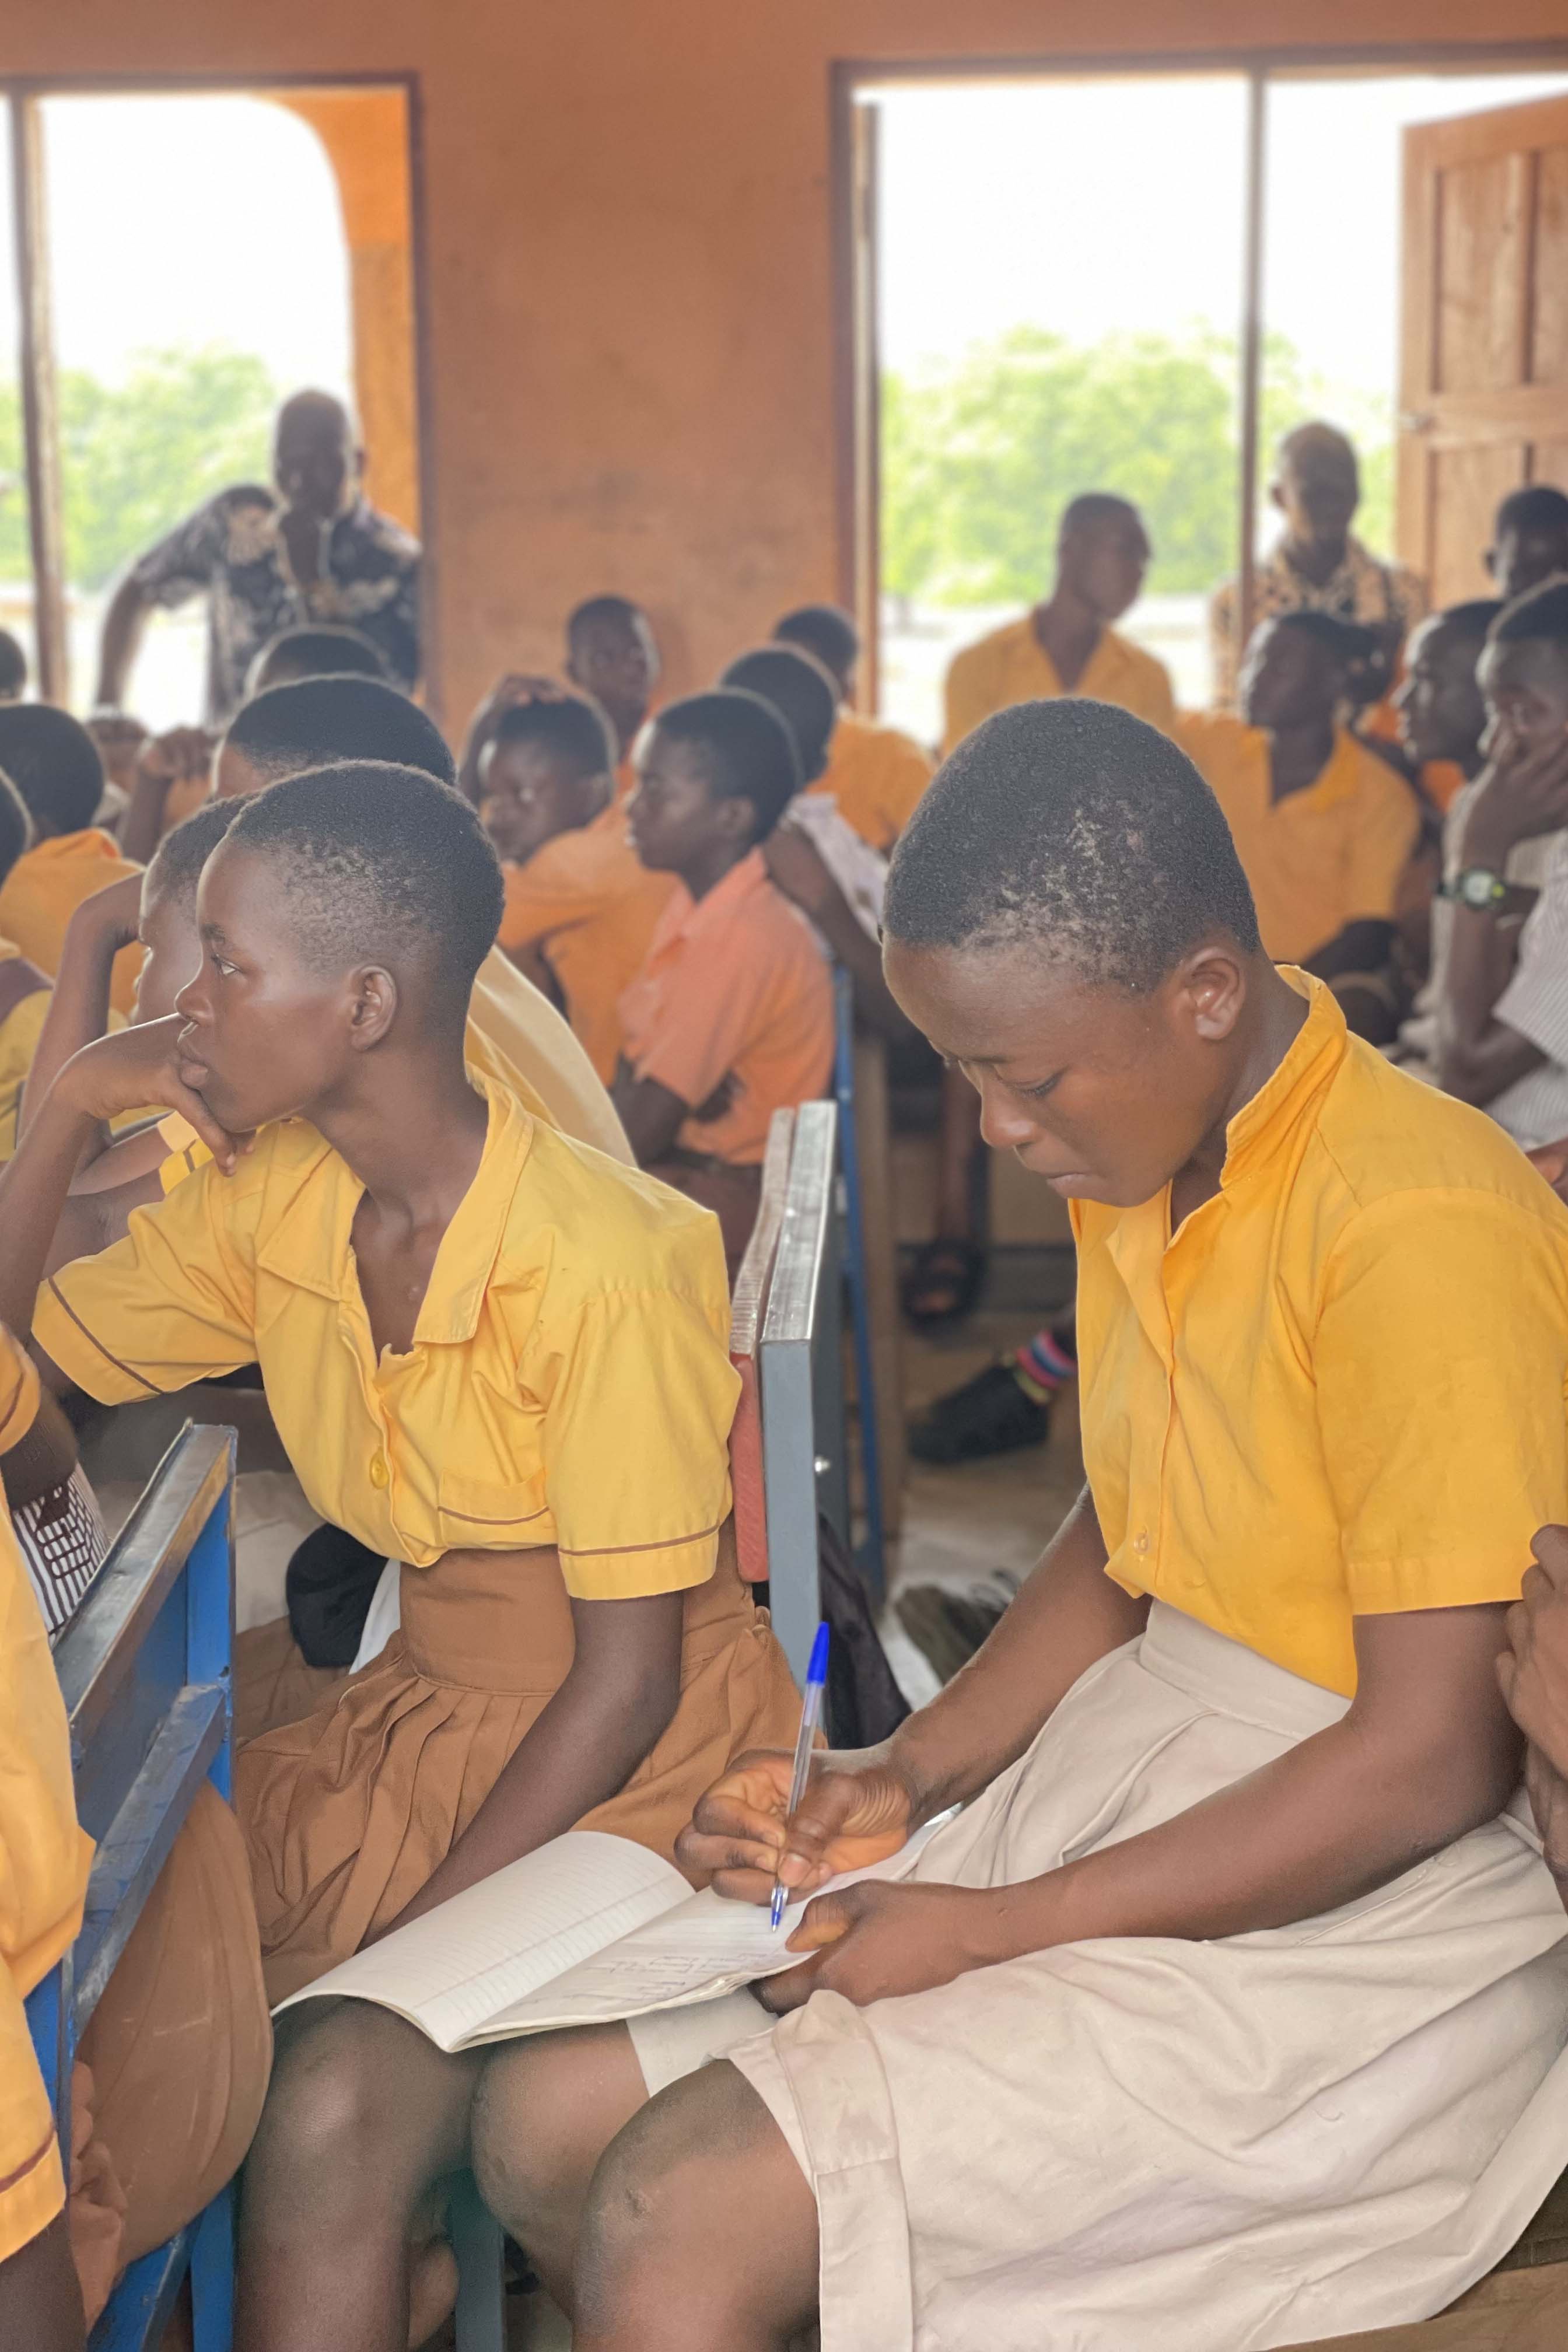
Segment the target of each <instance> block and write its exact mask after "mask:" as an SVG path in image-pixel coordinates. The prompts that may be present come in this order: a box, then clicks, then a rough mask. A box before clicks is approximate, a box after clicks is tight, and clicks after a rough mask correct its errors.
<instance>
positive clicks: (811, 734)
mask: <svg viewBox="0 0 1568 2352" xmlns="http://www.w3.org/2000/svg"><path fill="white" fill-rule="evenodd" d="M719 683H720V685H721V686H738V687H743V688H745V690H746V692H747V693H748V694H760V695H761V696H762V698H763V701H764V702H771V703H772V705H773V709H775V710H776V711H777V712H778V715H779V717H780V718H781V719H783V720H784V725H785V726H786V727H787V728H788V729H789V731H790V733H791V734H792V735H793V736H794V738H795V752H796V755H797V757H798V758H799V761H800V781H801V783H802V784H814V783H816V780H817V778H818V776H820V775H821V773H822V772H823V770H824V768H826V765H827V747H828V745H829V743H830V742H831V741H832V740H833V730H834V729H835V727H836V726H837V724H838V689H837V687H836V686H835V685H834V683H833V680H832V678H831V677H829V675H828V673H827V672H826V670H825V669H824V668H823V667H822V664H821V663H820V662H819V661H817V660H816V658H815V657H814V656H812V655H811V654H808V653H806V652H805V650H804V648H803V647H802V646H757V647H756V649H755V651H754V652H752V653H749V654H742V655H740V656H739V657H738V658H737V659H736V660H734V661H732V662H731V664H730V667H729V668H728V669H727V670H725V671H724V672H723V674H722V676H721V677H720V680H719Z"/></svg>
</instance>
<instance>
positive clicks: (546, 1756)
mask: <svg viewBox="0 0 1568 2352" xmlns="http://www.w3.org/2000/svg"><path fill="white" fill-rule="evenodd" d="M531 1557H533V1558H537V1554H535V1555H531ZM682 1616H683V1596H682V1595H681V1594H680V1593H679V1592H660V1593H654V1594H651V1595H649V1596H647V1598H646V1599H643V1600H637V1601H573V1603H572V1624H573V1631H574V1634H575V1636H576V1644H577V1646H576V1654H575V1656H574V1659H573V1661H572V1666H571V1670H570V1672H569V1673H568V1675H567V1676H566V1679H565V1681H564V1682H563V1684H562V1685H561V1687H560V1689H559V1690H558V1691H557V1692H556V1693H555V1695H554V1696H553V1697H552V1699H551V1701H550V1704H549V1705H548V1706H546V1708H545V1709H544V1712H543V1714H542V1716H541V1717H539V1720H538V1722H537V1723H535V1724H534V1726H533V1727H532V1729H531V1731H529V1732H528V1733H527V1735H526V1736H525V1738H524V1739H523V1741H522V1744H521V1747H520V1748H518V1749H517V1750H516V1752H515V1754H514V1755H513V1756H512V1757H511V1758H510V1760H509V1761H508V1763H507V1764H506V1766H505V1768H504V1769H503V1770H502V1772H501V1774H500V1779H499V1780H497V1781H496V1784H495V1786H494V1788H493V1789H492V1790H490V1792H489V1796H488V1797H487V1798H486V1799H485V1801H484V1802H483V1804H482V1805H481V1806H480V1807H479V1811H478V1812H477V1813H476V1814H475V1815H474V1818H473V1820H472V1821H471V1822H469V1824H468V1828H467V1829H466V1830H465V1831H464V1832H463V1834H462V1836H461V1837H460V1838H458V1842H457V1843H456V1844H455V1845H454V1846H453V1847H452V1849H451V1851H450V1853H448V1854H447V1858H446V1860H445V1861H444V1862H443V1863H442V1864H441V1865H440V1867H439V1868H438V1869H437V1871H436V1872H435V1874H434V1875H433V1876H432V1877H431V1878H430V1879H428V1880H427V1881H426V1885H425V1886H424V1887H423V1888H422V1890H421V1891H420V1893H419V1894H418V1895H416V1896H415V1898H414V1900H413V1902H412V1903H410V1904H408V1905H407V1906H405V1909H404V1910H403V1912H402V1913H401V1914H400V1915H399V1916H398V1918H397V1919H395V1921H393V1922H392V1923H391V1924H392V1926H394V1927H402V1926H403V1925H404V1923H405V1921H407V1920H409V1919H416V1918H417V1917H418V1916H420V1914H421V1913H422V1912H425V1911H430V1910H433V1909H434V1908H435V1906H436V1905H437V1903H445V1902H446V1901H447V1898H448V1897H449V1896H450V1895H459V1894H461V1892H462V1890H463V1889H464V1887H465V1886H472V1885H475V1884H476V1883H477V1882H478V1881H479V1879H481V1878H489V1876H490V1875H491V1874H493V1873H494V1872H495V1871H498V1870H500V1869H501V1868H503V1867H504V1865H505V1864H507V1863H509V1862H515V1861H516V1860H517V1859H518V1857H519V1855H520V1854H524V1853H532V1852H533V1849H534V1848H535V1846H540V1845H543V1844H544V1843H545V1842H546V1841H547V1840H548V1839H550V1838H552V1837H560V1836H561V1835H562V1833H563V1832H564V1831H566V1830H569V1829H570V1828H571V1826H572V1824H573V1822H580V1821H581V1820H582V1818H583V1816H584V1813H591V1812H592V1811H593V1810H594V1808H595V1805H602V1804H604V1803H605V1801H606V1800H607V1799H608V1798H611V1797H613V1796H615V1795H616V1794H617V1792H618V1791H619V1790H621V1789H623V1788H624V1787H625V1786H626V1782H627V1781H628V1780H630V1779H631V1776H632V1774H633V1773H634V1772H635V1771H636V1770H637V1766H638V1765H639V1764H640V1763H641V1762H642V1760H643V1759H644V1757H645V1756H647V1753H648V1751H649V1749H650V1748H652V1747H653V1746H654V1744H655V1742H656V1741H657V1740H658V1738H659V1736H660V1734H661V1733H662V1732H663V1731H664V1730H665V1729H666V1728H667V1727H668V1724H669V1722H670V1720H671V1718H672V1717H673V1716H674V1714H675V1710H676V1706H677V1705H678V1703H679V1698H680V1634H681V1622H682ZM388 1932H390V1930H389V1931H388Z"/></svg>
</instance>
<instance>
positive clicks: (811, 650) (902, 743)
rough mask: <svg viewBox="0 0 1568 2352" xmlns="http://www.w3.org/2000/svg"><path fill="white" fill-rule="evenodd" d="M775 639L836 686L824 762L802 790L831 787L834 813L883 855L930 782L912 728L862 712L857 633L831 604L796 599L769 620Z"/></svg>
mask: <svg viewBox="0 0 1568 2352" xmlns="http://www.w3.org/2000/svg"><path fill="white" fill-rule="evenodd" d="M773 635H774V636H775V638H777V640H778V641H779V643H780V644H781V645H786V646H804V647H805V651H806V652H807V653H808V654H811V655H813V656H815V658H816V660H817V661H819V662H820V663H821V664H822V667H823V668H824V669H825V670H826V672H827V674H828V676H829V677H831V678H832V680H833V683H834V685H835V686H836V687H837V689H838V716H837V724H836V725H835V727H834V730H833V740H832V743H831V745H830V746H829V749H828V754H827V765H826V768H825V769H824V770H823V772H822V773H821V775H820V776H818V777H817V778H816V781H815V782H812V783H809V784H808V785H807V786H806V790H807V792H811V793H830V794H831V795H832V797H833V799H834V800H836V801H837V803H838V813H839V814H840V815H841V816H842V817H844V818H845V819H846V821H847V823H848V824H852V825H853V826H854V828H855V830H856V832H857V833H858V835H860V837H861V839H862V840H863V841H868V842H869V843H870V845H871V847H872V848H873V849H879V850H880V851H881V853H882V855H883V856H884V857H885V856H887V854H888V852H889V850H890V849H891V848H892V846H893V844H894V842H895V841H897V839H898V837H899V835H900V833H902V831H903V829H904V827H905V825H906V824H908V823H909V821H910V817H911V816H912V815H913V814H914V812H915V810H916V808H917V806H918V805H919V803H920V798H921V793H923V792H924V791H925V788H926V786H927V785H928V784H929V783H930V782H931V761H930V760H929V759H928V758H927V757H926V755H925V753H924V752H923V751H921V747H920V745H919V744H918V743H917V742H916V741H915V739H914V737H913V736H912V735H906V734H905V733H904V732H903V730H902V729H901V728H898V727H885V726H883V725H882V724H881V723H880V721H879V720H878V719H867V718H864V717H862V715H861V713H860V712H859V711H858V710H857V709H855V672H856V670H857V668H858V666H859V661H860V632H859V630H858V628H857V627H856V626H855V624H854V622H853V621H852V620H851V619H850V617H849V615H848V614H847V613H844V612H840V610H839V608H838V606H837V604H802V605H800V606H799V607H797V609H796V610H795V612H793V613H786V614H784V618H783V620H782V621H779V622H777V623H775V625H774V627H773Z"/></svg>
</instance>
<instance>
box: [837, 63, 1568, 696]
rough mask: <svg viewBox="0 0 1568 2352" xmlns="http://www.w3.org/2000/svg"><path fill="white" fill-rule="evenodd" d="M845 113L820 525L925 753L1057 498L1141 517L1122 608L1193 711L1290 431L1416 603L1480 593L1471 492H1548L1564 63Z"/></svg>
mask: <svg viewBox="0 0 1568 2352" xmlns="http://www.w3.org/2000/svg"><path fill="white" fill-rule="evenodd" d="M844 97H845V115H844V117H842V118H841V131H842V133H843V140H842V143H843V145H844V147H845V150H846V155H847V169H846V171H845V173H844V174H843V184H844V185H845V188H846V192H847V203H848V204H849V205H850V213H849V216H848V218H847V221H846V223H845V225H844V228H845V250H846V254H847V265H848V266H847V271H846V278H847V320H846V338H847V343H848V345H849V348H850V350H851V353H852V358H851V364H850V367H849V369H848V371H847V373H848V375H849V377H850V379H851V380H852V381H851V382H850V384H849V389H848V395H847V402H846V409H845V417H844V432H843V438H844V442H845V446H846V451H847V474H848V477H849V483H848V490H847V497H846V500H845V512H846V520H847V530H848V532H849V534H850V535H851V537H852V539H853V541H855V552H856V557H857V561H856V562H855V564H854V566H853V570H854V572H855V577H856V581H857V586H858V604H859V607H860V617H861V620H862V623H863V624H864V625H868V636H871V637H873V638H874V640H875V643H876V646H877V656H878V657H877V660H876V662H875V664H874V665H872V666H871V667H872V676H873V677H874V680H875V690H876V694H877V699H878V704H879V709H880V712H881V715H882V716H884V717H885V718H887V719H891V720H893V721H894V722H895V723H897V724H899V725H901V726H904V727H906V728H908V729H909V730H910V732H911V733H913V734H915V735H916V736H918V737H919V738H920V739H921V740H922V741H926V742H934V741H936V740H938V739H939V737H940V733H941V682H942V673H943V671H944V669H945V667H946V664H947V662H948V660H949V659H950V658H951V656H952V652H953V651H954V650H955V649H956V648H957V646H960V645H962V644H963V643H965V642H967V641H969V640H970V639H972V638H973V637H976V636H979V635H982V634H984V631H985V630H986V629H987V628H988V627H990V626H992V625H994V623H995V622H996V621H997V620H999V619H1001V618H1004V617H1008V616H1011V615H1012V614H1016V613H1017V612H1018V611H1019V610H1020V609H1021V608H1022V607H1024V606H1026V605H1027V604H1030V603H1032V602H1033V601H1035V600H1036V599H1037V597H1039V596H1040V595H1042V594H1043V593H1047V591H1048V588H1049V583H1050V572H1051V555H1052V547H1053V542H1054V539H1055V532H1056V525H1057V520H1058V516H1059V514H1060V511H1061V509H1062V507H1063V505H1065V503H1066V501H1067V499H1068V498H1069V497H1070V496H1072V495H1073V493H1074V492H1075V491H1078V490H1081V489H1085V488H1106V489H1117V490H1121V491H1122V492H1123V493H1124V494H1125V495H1127V496H1129V497H1131V498H1132V499H1135V500H1136V501H1137V503H1138V504H1139V505H1140V506H1141V507H1142V509H1143V511H1144V513H1145V516H1146V518H1147V520H1148V521H1149V524H1150V531H1151V537H1152V541H1153V543H1154V560H1153V562H1152V566H1151V570H1150V574H1149V578H1148V582H1147V583H1146V590H1145V593H1144V596H1143V597H1142V601H1141V602H1140V604H1138V605H1137V606H1135V607H1134V609H1133V611H1132V613H1131V614H1129V615H1128V616H1127V619H1126V620H1125V622H1124V623H1123V624H1122V626H1123V628H1124V629H1125V630H1126V632H1127V634H1128V635H1131V636H1133V637H1134V638H1136V639H1138V640H1139V641H1140V642H1142V643H1143V644H1144V645H1146V646H1148V647H1149V649H1150V650H1151V651H1152V652H1154V653H1156V654H1158V655H1159V656H1160V657H1161V658H1162V659H1163V661H1165V663H1166V664H1167V666H1168V667H1169V668H1170V669H1171V671H1172V674H1173V679H1174V682H1175V686H1176V692H1177V698H1178V700H1179V701H1181V702H1182V703H1184V704H1186V705H1188V706H1190V707H1197V708H1201V707H1202V706H1203V705H1205V703H1207V702H1208V701H1209V699H1210V698H1211V694H1212V691H1213V686H1214V663H1213V658H1212V649H1211V644H1210V638H1209V631H1208V625H1207V613H1206V607H1207V600H1208V595H1209V593H1210V592H1211V591H1212V589H1213V588H1214V587H1215V586H1216V585H1217V584H1218V583H1219V582H1220V581H1221V580H1223V579H1225V578H1226V577H1237V575H1239V577H1240V581H1241V585H1242V588H1243V591H1244V593H1245V591H1246V590H1247V586H1248V584H1249V578H1250V570H1251V566H1252V563H1253V562H1254V560H1255V559H1256V557H1257V555H1258V553H1259V552H1260V551H1262V550H1263V549H1264V548H1265V547H1267V545H1268V542H1269V541H1270V539H1271V537H1272V530H1271V528H1270V523H1271V515H1272V510H1271V508H1270V505H1269V502H1268V457H1269V452H1270V451H1271V449H1272V446H1273V445H1274V443H1275V442H1276V441H1277V439H1278V438H1279V435H1280V434H1281V433H1282V432H1284V431H1286V430H1288V429H1289V426H1290V425H1293V424H1296V423H1299V422H1301V421H1303V420H1304V419H1306V418H1307V417H1310V416H1314V415H1325V416H1328V417H1329V418H1331V420H1332V421H1333V422H1335V423H1337V424H1339V425H1342V426H1343V427H1344V428H1345V430H1346V431H1348V432H1349V433H1350V435H1351V436H1352V439H1353V440H1354V441H1355V443H1356V445H1357V447H1358V450H1359V452H1360V455H1361V458H1362V469H1363V506H1362V510H1361V513H1360V515H1359V517H1358V519H1357V525H1356V528H1357V533H1358V536H1360V537H1361V538H1362V539H1363V540H1364V541H1366V542H1367V543H1368V544H1369V545H1370V546H1371V547H1372V548H1373V551H1374V552H1376V553H1379V554H1381V555H1385V556H1393V557H1397V558H1398V559H1399V560H1401V561H1403V562H1409V563H1411V564H1413V565H1414V566H1415V568H1416V569H1417V570H1419V571H1420V572H1422V573H1423V574H1424V575H1425V576H1426V577H1427V578H1428V579H1429V582H1430V584H1431V586H1432V589H1433V591H1434V593H1435V594H1436V597H1437V599H1438V600H1439V601H1443V602H1447V601H1452V599H1453V598H1455V597H1457V596H1460V595H1465V594H1476V593H1482V590H1483V588H1484V583H1485V573H1484V571H1482V570H1481V568H1480V559H1481V549H1482V547H1483V545H1484V541H1485V535H1486V533H1485V526H1486V523H1487V522H1488V521H1489V517H1490V506H1491V503H1493V502H1495V501H1494V499H1493V492H1494V488H1495V489H1496V490H1497V494H1498V495H1500V489H1502V488H1511V487H1513V486H1514V485H1515V484H1516V483H1517V482H1520V481H1522V480H1525V479H1538V480H1552V481H1560V482H1562V483H1563V487H1565V488H1568V307H1565V306H1564V305H1563V301H1562V299H1561V297H1560V296H1559V295H1558V293H1557V290H1556V289H1557V288H1558V287H1559V286H1560V285H1561V284H1562V283H1563V282H1568V61H1564V60H1553V59H1552V58H1550V57H1549V56H1543V57H1542V58H1541V59H1540V60H1539V61H1535V60H1531V61H1528V63H1527V65H1524V66H1521V62H1520V61H1519V60H1518V59H1517V58H1512V59H1510V60H1508V61H1506V64H1504V63H1500V65H1499V66H1498V68H1497V69H1496V70H1489V69H1487V68H1485V66H1484V65H1477V64H1474V63H1468V64H1467V65H1466V67H1465V68H1464V70H1462V71H1461V70H1458V68H1454V69H1449V68H1447V67H1444V68H1431V69H1426V70H1421V69H1416V70H1410V71H1394V70H1390V69H1388V68H1387V67H1385V66H1384V67H1378V68H1352V67H1351V66H1349V65H1346V66H1340V67H1332V68H1331V67H1323V68H1313V69H1312V70H1310V71H1307V70H1305V69H1303V68H1299V67H1295V66H1291V67H1285V66H1276V65H1272V64H1267V63H1251V62H1249V63H1247V64H1240V63H1237V64H1236V65H1217V66H1215V67H1214V68H1204V69H1201V70H1200V69H1195V68H1176V67H1171V68H1162V69H1160V70H1157V71H1156V70H1138V69H1131V68H1130V69H1125V70H1121V69H1119V70H1116V71H1114V72H1108V71H1098V70H1096V71H1089V70H1084V71H1067V70H1062V71H1057V72H1053V73H1049V74H1047V73H1041V74H1038V75H1030V76H1020V75H1016V74H1015V75H1011V76H1009V77H1007V78H1005V79H1003V78H1000V77H995V76H980V75H974V76H966V77H962V78H952V77H943V78H942V79H934V78H931V77H930V76H929V75H927V74H924V73H920V74H915V73H911V74H910V75H899V74H896V73H888V72H879V74H878V75H876V76H875V77H872V76H871V75H869V74H867V75H865V76H863V77H859V78H856V77H854V76H851V77H849V79H848V86H847V89H846V91H845V93H844ZM1417 294H1419V298H1420V299H1419V300H1417ZM1422 304H1425V309H1423V308H1422V307H1421V306H1422ZM1413 306H1414V307H1413ZM1445 338H1446V341H1445ZM1521 401H1523V402H1524V404H1525V406H1527V407H1530V408H1531V414H1530V415H1529V416H1528V417H1526V416H1525V415H1524V409H1523V408H1521ZM1531 403H1533V405H1532V406H1531ZM1553 419H1555V420H1556V422H1555V427H1554V429H1553V426H1552V420H1553ZM1527 426H1528V429H1526V427H1527ZM1505 477H1506V478H1505ZM1499 485H1500V488H1498V486H1499ZM847 568H848V567H847Z"/></svg>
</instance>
